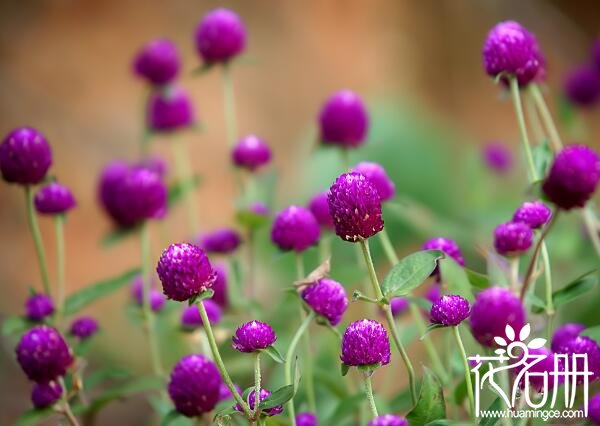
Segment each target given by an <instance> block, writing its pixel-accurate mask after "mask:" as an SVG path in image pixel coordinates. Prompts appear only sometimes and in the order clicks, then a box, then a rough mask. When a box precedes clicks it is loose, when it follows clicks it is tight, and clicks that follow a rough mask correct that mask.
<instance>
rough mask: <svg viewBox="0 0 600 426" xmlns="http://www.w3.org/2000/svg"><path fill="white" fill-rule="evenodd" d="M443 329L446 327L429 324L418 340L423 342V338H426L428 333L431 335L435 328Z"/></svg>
mask: <svg viewBox="0 0 600 426" xmlns="http://www.w3.org/2000/svg"><path fill="white" fill-rule="evenodd" d="M443 327H446V326H445V325H444V324H429V325H428V326H427V329H426V330H425V334H423V335H422V336H421V338H420V339H419V340H423V338H424V337H425V336H427V335H428V334H429V333H431V332H432V331H433V330H435V329H437V328H443Z"/></svg>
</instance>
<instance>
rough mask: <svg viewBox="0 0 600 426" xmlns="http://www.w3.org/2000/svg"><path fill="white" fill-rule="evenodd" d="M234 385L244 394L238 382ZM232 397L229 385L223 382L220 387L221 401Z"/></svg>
mask: <svg viewBox="0 0 600 426" xmlns="http://www.w3.org/2000/svg"><path fill="white" fill-rule="evenodd" d="M233 387H235V390H236V391H237V393H238V394H239V395H242V390H241V389H240V387H239V386H238V385H237V384H235V383H234V384H233ZM230 399H233V394H232V393H231V390H229V386H227V384H226V383H221V386H220V387H219V402H221V401H227V400H230Z"/></svg>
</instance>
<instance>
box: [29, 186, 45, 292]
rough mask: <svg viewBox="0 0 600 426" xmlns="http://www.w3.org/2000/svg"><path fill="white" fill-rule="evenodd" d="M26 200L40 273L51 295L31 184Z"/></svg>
mask: <svg viewBox="0 0 600 426" xmlns="http://www.w3.org/2000/svg"><path fill="white" fill-rule="evenodd" d="M25 202H26V206H27V220H28V222H29V230H30V231H31V235H32V237H33V242H34V244H35V253H36V255H37V259H38V265H39V268H40V274H41V276H42V284H43V285H44V293H46V294H47V295H48V296H50V280H49V278H48V265H47V263H46V252H45V251H44V242H43V241H42V234H41V233H40V227H39V225H38V222H37V217H36V215H35V209H34V208H33V189H32V188H31V185H26V186H25Z"/></svg>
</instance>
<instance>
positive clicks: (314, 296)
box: [302, 278, 348, 326]
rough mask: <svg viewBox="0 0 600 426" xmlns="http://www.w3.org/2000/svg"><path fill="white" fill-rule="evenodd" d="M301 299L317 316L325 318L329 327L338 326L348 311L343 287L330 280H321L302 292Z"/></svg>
mask: <svg viewBox="0 0 600 426" xmlns="http://www.w3.org/2000/svg"><path fill="white" fill-rule="evenodd" d="M302 299H304V301H305V302H306V303H308V305H309V306H310V307H311V308H312V310H313V311H315V313H316V314H317V315H321V316H324V317H325V318H327V320H328V321H329V323H330V324H331V325H334V326H335V325H338V324H339V322H340V321H341V320H342V316H343V315H344V312H346V309H348V298H347V297H346V290H345V289H344V287H343V286H342V285H341V284H340V283H338V282H337V281H334V280H332V279H330V278H321V279H320V280H318V281H317V282H315V283H314V284H311V285H309V286H307V287H306V288H305V289H304V290H302Z"/></svg>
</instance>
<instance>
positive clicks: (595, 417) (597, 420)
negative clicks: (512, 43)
mask: <svg viewBox="0 0 600 426" xmlns="http://www.w3.org/2000/svg"><path fill="white" fill-rule="evenodd" d="M598 56H599V59H600V54H599V55H598ZM599 62H600V61H599ZM588 419H590V420H591V421H593V422H594V424H597V425H600V393H597V394H596V395H594V396H592V397H591V398H590V399H589V401H588Z"/></svg>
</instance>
